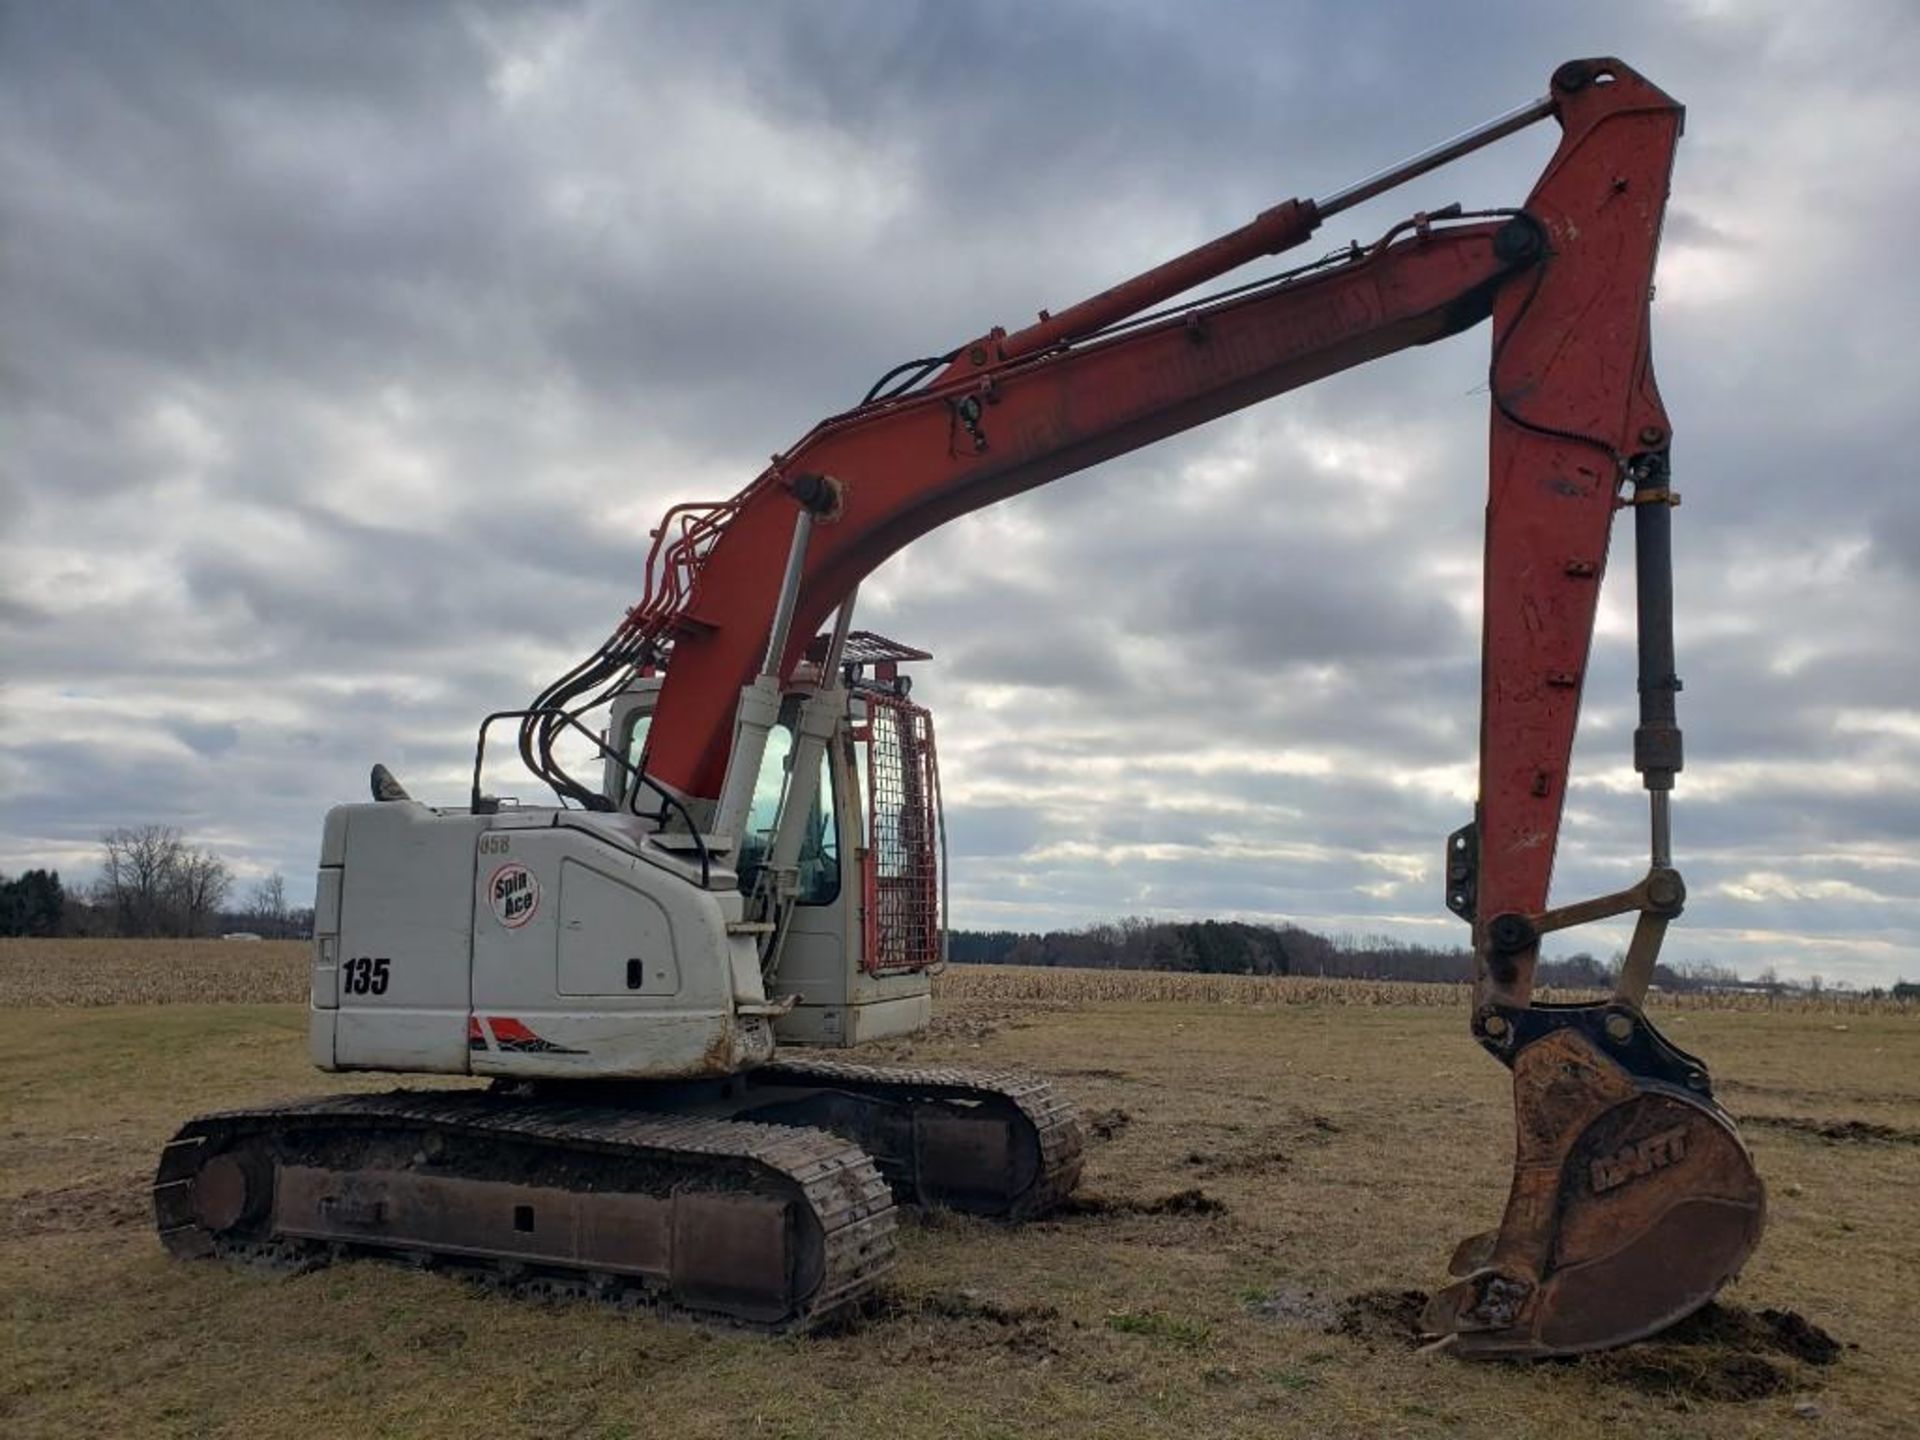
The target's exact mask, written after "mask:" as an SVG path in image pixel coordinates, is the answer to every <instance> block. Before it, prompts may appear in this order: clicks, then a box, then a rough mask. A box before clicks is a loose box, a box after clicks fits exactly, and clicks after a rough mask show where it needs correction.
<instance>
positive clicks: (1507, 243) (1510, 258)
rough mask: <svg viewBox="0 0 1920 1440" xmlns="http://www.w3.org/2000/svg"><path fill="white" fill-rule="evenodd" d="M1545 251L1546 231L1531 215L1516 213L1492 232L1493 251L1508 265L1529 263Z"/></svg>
mask: <svg viewBox="0 0 1920 1440" xmlns="http://www.w3.org/2000/svg"><path fill="white" fill-rule="evenodd" d="M1546 251H1547V234H1546V231H1545V230H1543V229H1542V228H1541V226H1540V222H1539V221H1538V220H1536V219H1534V218H1533V217H1532V216H1531V215H1526V214H1521V215H1516V216H1514V217H1513V218H1512V219H1511V220H1509V221H1507V223H1506V224H1504V225H1502V226H1501V227H1500V228H1499V229H1498V230H1497V231H1495V232H1494V236H1493V253H1494V255H1495V256H1496V257H1497V258H1499V259H1501V260H1504V261H1506V262H1507V264H1509V265H1531V264H1532V263H1533V262H1534V261H1536V260H1538V259H1539V258H1540V257H1541V256H1542V255H1544V254H1546Z"/></svg>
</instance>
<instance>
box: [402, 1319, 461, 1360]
mask: <svg viewBox="0 0 1920 1440" xmlns="http://www.w3.org/2000/svg"><path fill="white" fill-rule="evenodd" d="M466 1343H467V1332H466V1330H465V1329H463V1328H462V1327H461V1326H458V1325H455V1324H452V1323H450V1322H443V1323H440V1324H434V1325H428V1326H426V1327H425V1328H424V1329H420V1330H416V1331H414V1332H413V1334H411V1335H409V1336H408V1337H407V1348H408V1349H409V1350H419V1351H422V1352H424V1353H426V1354H428V1355H446V1354H450V1353H451V1352H453V1351H455V1350H458V1349H460V1348H461V1347H462V1346H463V1345H465V1344H466Z"/></svg>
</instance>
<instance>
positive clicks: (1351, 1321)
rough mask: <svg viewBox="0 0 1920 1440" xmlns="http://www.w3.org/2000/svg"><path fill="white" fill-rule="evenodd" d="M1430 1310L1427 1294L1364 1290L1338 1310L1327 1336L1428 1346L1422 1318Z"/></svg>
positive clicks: (1343, 1301)
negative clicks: (1421, 1325) (1423, 1331)
mask: <svg viewBox="0 0 1920 1440" xmlns="http://www.w3.org/2000/svg"><path fill="white" fill-rule="evenodd" d="M1426 1309H1427V1292H1426V1291H1424V1290H1363V1291H1361V1292H1360V1293H1359V1294H1357V1295H1349V1296H1348V1297H1347V1298H1346V1299H1345V1300H1342V1301H1341V1302H1340V1304H1339V1305H1338V1306H1337V1307H1335V1310H1334V1318H1333V1323H1332V1324H1331V1325H1329V1326H1328V1327H1327V1333H1328V1334H1330V1335H1345V1336H1347V1337H1348V1338H1349V1339H1353V1340H1362V1341H1366V1342H1369V1343H1384V1344H1388V1345H1405V1346H1408V1347H1409V1348H1411V1347H1413V1346H1417V1345H1423V1344H1425V1343H1426V1340H1427V1337H1426V1335H1425V1334H1423V1333H1422V1331H1421V1329H1420V1317H1421V1316H1422V1315H1424V1314H1425V1313H1426Z"/></svg>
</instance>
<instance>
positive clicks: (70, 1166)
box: [0, 942, 1920, 1440]
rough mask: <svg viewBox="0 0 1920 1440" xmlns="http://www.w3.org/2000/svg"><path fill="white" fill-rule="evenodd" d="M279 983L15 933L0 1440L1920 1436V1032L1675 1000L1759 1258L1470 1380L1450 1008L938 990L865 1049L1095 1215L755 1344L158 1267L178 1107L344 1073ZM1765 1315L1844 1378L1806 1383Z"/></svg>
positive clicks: (1886, 1021)
mask: <svg viewBox="0 0 1920 1440" xmlns="http://www.w3.org/2000/svg"><path fill="white" fill-rule="evenodd" d="M209 951H211V952H212V953H211V954H207V953H204V952H209ZM301 955H302V951H301V948H300V947H297V946H292V947H281V946H272V945H260V946H254V945H249V944H243V943H240V942H227V943H225V944H223V945H220V946H213V947H206V946H203V947H197V948H196V947H165V946H164V945H163V944H156V945H154V946H152V947H144V946H137V945H125V944H121V945H117V946H107V947H95V948H93V949H89V950H86V951H84V952H82V951H72V950H68V951H57V950H55V949H50V948H47V947H44V946H20V945H15V944H9V945H6V946H0V1005H4V1006H5V1009H4V1011H0V1055H4V1056H5V1059H4V1061H0V1286H4V1290H5V1294H6V1296H7V1301H6V1304H7V1312H6V1313H7V1323H6V1326H5V1328H4V1332H0V1335H3V1337H4V1338H0V1433H4V1434H5V1435H7V1436H9V1437H14V1436H22V1437H24V1436H43V1435H44V1436H69V1435H88V1434H94V1435H101V1436H118V1435H150V1434H153V1435H181V1436H187V1435H231V1436H267V1437H274V1436H289V1437H291V1436H295V1435H298V1436H300V1437H302V1440H313V1437H324V1436H332V1435H346V1434H352V1435H369V1436H376V1435H395V1436H413V1435H452V1434H459V1435H470V1434H474V1433H482V1432H484V1433H487V1434H502V1435H520V1434H525V1435H535V1434H538V1435H580V1436H609V1437H611V1436H635V1437H638V1436H644V1435H662V1434H665V1435H676V1436H677V1435H685V1436H735V1435H741V1436H762V1435H765V1436H813V1435H819V1436H834V1437H850V1436H865V1435H875V1436H880V1435H884V1436H887V1437H889V1440H892V1437H915V1436H978V1437H987V1436H1015V1435H1040V1434H1046V1435H1069V1436H1071V1435H1085V1436H1113V1437H1125V1436H1137V1435H1139V1436H1144V1435H1161V1434H1169V1433H1179V1434H1182V1435H1185V1436H1211V1435H1249V1436H1251V1435H1256V1434H1257V1435H1261V1436H1269V1435H1273V1434H1283V1435H1303V1436H1319V1435H1341V1436H1345V1435H1352V1436H1375V1435H1407V1436H1426V1435H1436V1436H1437V1435H1455V1436H1457V1435H1478V1434H1499V1435H1502V1436H1516V1437H1526V1436H1552V1437H1554V1440H1573V1437H1581V1436H1590V1435H1591V1436H1600V1435H1616V1434H1621V1433H1626V1434H1644V1435H1671V1436H1754V1435H1770V1434H1775V1433H1807V1434H1826V1435H1887V1436H1895V1435H1900V1436H1905V1435H1911V1434H1914V1433H1916V1432H1920V1361H1917V1360H1916V1340H1917V1338H1920V1337H1917V1335H1916V1329H1917V1328H1920V1327H1917V1326H1916V1321H1915V1319H1914V1312H1915V1309H1916V1306H1915V1304H1914V1299H1913V1286H1914V1281H1915V1277H1916V1274H1920V1242H1916V1239H1915V1226H1914V1214H1915V1210H1914V1200H1913V1197H1914V1195H1915V1194H1916V1193H1920V1017H1917V1016H1915V1015H1913V1014H1911V1013H1899V1012H1875V1011H1871V1010H1866V1011H1861V1012H1859V1013H1834V1012H1829V1011H1813V1010H1802V1009H1795V1008H1782V1009H1778V1010H1775V1011H1772V1012H1767V1011H1758V1012H1735V1013H1722V1012H1718V1011H1713V1010H1685V1011H1678V1012H1675V1013H1672V1014H1669V1015H1667V1016H1666V1017H1665V1019H1664V1020H1663V1024H1664V1025H1665V1026H1666V1028H1667V1029H1668V1030H1669V1031H1670V1033H1671V1034H1672V1035H1673V1037H1674V1038H1675V1039H1676V1040H1677V1041H1678V1042H1679V1043H1681V1044H1682V1045H1684V1046H1686V1047H1687V1048H1689V1049H1692V1050H1696V1051H1698V1052H1700V1053H1702V1054H1704V1055H1706V1056H1707V1057H1708V1058H1709V1060H1710V1061H1711V1062H1712V1063H1713V1065H1714V1069H1715V1074H1716V1079H1717V1084H1718V1088H1719V1092H1720V1094H1721V1096H1722V1098H1723V1099H1724V1100H1725V1101H1726V1103H1727V1104H1728V1105H1729V1107H1730V1108H1731V1109H1732V1110H1733V1111H1734V1112H1735V1113H1736V1114H1737V1115H1738V1116H1740V1117H1741V1119H1742V1121H1743V1124H1744V1126H1745V1129H1746V1133H1747V1135H1748V1137H1749V1139H1750V1141H1751V1143H1752V1145H1753V1149H1754V1153H1755V1157H1756V1160H1757V1161H1758V1164H1759V1166H1760V1169H1761V1172H1762V1174H1763V1175H1764V1176H1765V1178H1766V1180H1767V1183H1768V1185H1769V1187H1770V1189H1771V1199H1772V1221H1771V1228H1770V1230H1769V1233H1768V1236H1767V1239H1766V1240H1765V1242H1764V1243H1763V1245H1762V1248H1761V1250H1760V1252H1759V1254H1758V1255H1757V1256H1756V1257H1755V1260H1754V1261H1753V1263H1752V1264H1751V1265H1750V1266H1749V1268H1748V1272H1747V1274H1746V1275H1745V1276H1744V1277H1742V1279H1741V1280H1740V1281H1739V1282H1738V1284H1737V1285H1735V1286H1734V1287H1732V1288H1731V1289H1730V1290H1729V1291H1728V1293H1727V1294H1726V1296H1725V1297H1723V1298H1724V1299H1725V1300H1726V1301H1727V1302H1728V1303H1727V1308H1726V1309H1724V1310H1723V1311H1722V1312H1721V1313H1720V1314H1719V1316H1718V1317H1717V1319H1716V1321H1715V1322H1714V1323H1713V1324H1711V1325H1704V1326H1695V1327H1693V1328H1692V1330H1691V1332H1690V1333H1689V1334H1687V1335H1684V1336H1682V1337H1681V1339H1680V1340H1678V1341H1665V1342H1660V1343H1655V1344H1649V1345H1642V1346H1636V1347H1632V1348H1631V1349H1628V1350H1625V1351H1620V1352H1615V1353H1614V1354H1612V1355H1609V1356H1605V1357H1597V1358H1591V1359H1587V1360H1583V1361H1577V1362H1567V1363H1553V1364H1545V1365H1533V1366H1510V1365H1483V1366H1470V1365H1465V1364H1462V1363H1460V1362H1458V1361H1455V1360H1452V1359H1450V1358H1448V1357H1445V1356H1432V1355H1423V1354H1420V1353H1418V1352H1417V1351H1416V1349H1415V1347H1414V1346H1413V1344H1412V1343H1410V1340H1409V1338H1408V1335H1407V1331H1406V1327H1405V1325H1404V1323H1403V1322H1404V1311H1405V1309H1406V1304H1407V1302H1405V1301H1404V1299H1403V1297H1402V1294H1401V1292H1404V1291H1406V1290H1408V1289H1410V1288H1412V1287H1422V1286H1427V1285H1431V1284H1434V1283H1436V1282H1437V1280H1438V1279H1439V1278H1440V1271H1441V1265H1442V1262H1443V1260H1444V1256H1445V1253H1446V1251H1447V1249H1448V1248H1449V1247H1450V1245H1451V1243H1452V1241H1453V1240H1454V1239H1455V1238H1457V1236H1458V1235H1459V1234H1461V1233H1464V1232H1465V1231H1466V1230H1469V1229H1474V1228H1479V1227H1481V1226H1482V1225H1485V1224H1488V1223H1491V1222H1492V1221H1493V1220H1494V1219H1495V1218H1497V1212H1498V1208H1499V1202H1500V1199H1501V1197H1502V1196H1503V1194H1504V1190H1505V1182H1506V1168H1507V1167H1506V1159H1505V1152H1506V1147H1507V1145H1508V1142H1509V1131H1510V1122H1509V1120H1508V1116H1507V1103H1508V1102H1507V1095H1506V1087H1505V1077H1504V1074H1503V1072H1501V1071H1500V1070H1499V1069H1498V1067H1496V1066H1495V1065H1493V1064H1492V1063H1491V1062H1490V1061H1488V1060H1486V1059H1485V1058H1484V1057H1482V1056H1481V1055H1480V1054H1479V1053H1478V1052H1477V1051H1476V1050H1475V1049H1474V1048H1473V1047H1472V1046H1471V1045H1470V1044H1469V1043H1468V1041H1467V1039H1466V1038H1465V1023H1464V1015H1463V1013H1461V1011H1460V1010H1459V1009H1458V1008H1457V1007H1455V1006H1449V1005H1438V1004H1420V1003H1379V1002H1378V1001H1376V1002H1375V1003H1367V1004H1339V1003H1304V1000H1303V999H1302V998H1301V997H1302V993H1303V992H1298V991H1297V989H1296V990H1293V991H1289V990H1273V991H1270V992H1261V993H1260V994H1259V995H1258V996H1255V995H1254V993H1253V992H1250V991H1248V992H1237V993H1233V992H1219V993H1213V992H1200V991H1194V992H1191V993H1181V994H1180V995H1178V997H1177V998H1164V997H1163V998H1159V999H1152V1000H1148V999H1137V998H1136V999H1099V998H1091V995H1090V994H1089V993H1088V992H1087V989H1086V987H1085V986H1080V985H1077V984H1076V983H1075V982H1074V979H1073V977H1065V976H1051V975H1044V974H1042V975H1041V976H1039V978H1035V977H1034V976H1033V975H1031V974H1021V973H1019V972H1005V971H1002V972H992V973H987V974H968V975H964V976H960V977H957V978H956V977H949V980H950V983H949V984H948V985H947V986H946V990H947V994H946V996H945V1000H944V1010H943V1014H942V1018H941V1019H940V1020H939V1021H938V1022H937V1023H936V1026H935V1030H934V1032H933V1033H932V1034H930V1035H929V1036H927V1037H925V1038H923V1039H921V1040H918V1041H915V1042H913V1043H911V1044H897V1045H889V1046H883V1047H880V1048H879V1052H878V1054H879V1056H880V1058H895V1057H900V1056H905V1055H908V1054H911V1055H914V1056H918V1057H927V1058H937V1059H942V1060H952V1061H959V1062H973V1063H981V1064H995V1065H999V1064H1013V1065H1021V1066H1026V1067H1028V1068H1032V1069H1036V1070H1043V1071H1045V1072H1047V1073H1050V1074H1052V1075H1054V1076H1055V1077H1057V1080H1058V1082H1059V1083H1060V1084H1061V1085H1062V1086H1063V1087H1064V1088H1065V1089H1066V1090H1067V1091H1068V1092H1069V1093H1070V1094H1071V1095H1072V1096H1073V1097H1074V1098H1075V1099H1076V1100H1077V1101H1078V1102H1079V1104H1080V1105H1081V1107H1082V1110H1083V1112H1084V1115H1085V1117H1086V1120H1087V1122H1088V1126H1089V1131H1090V1134H1091V1136H1092V1139H1093V1148H1092V1151H1091V1156H1090V1163H1089V1167H1088V1173H1087V1177H1086V1181H1085V1183H1084V1184H1083V1187H1082V1190H1083V1197H1084V1198H1083V1201H1082V1203H1081V1204H1080V1205H1079V1206H1078V1207H1077V1209H1076V1212H1075V1213H1073V1214H1070V1215H1067V1216H1064V1217H1061V1218H1058V1219H1053V1220H1049V1221H1045V1222H1042V1223H1039V1224H1035V1225H1030V1226H1027V1227H1024V1228H1022V1229H1018V1230H1005V1229H999V1228H996V1227H993V1226H990V1225H985V1224H979V1223H974V1222H963V1221H954V1220H934V1221H928V1222H916V1223H914V1224H910V1225H909V1226H908V1227H907V1229H906V1232H905V1236H904V1247H903V1248H904V1256H903V1262H902V1265H901V1267H900V1269H899V1271H898V1272H897V1274H896V1275H895V1277H894V1279H893V1281H892V1282H891V1284H890V1287H889V1289H888V1291H887V1293H886V1295H885V1296H884V1297H883V1300H882V1303H881V1304H880V1305H878V1306H876V1307H875V1310H874V1313H873V1314H871V1315H870V1316H868V1317H866V1318H865V1319H863V1320H862V1321H861V1322H859V1323H858V1324H856V1325H854V1326H852V1327H850V1328H849V1329H848V1330H847V1331H846V1332H845V1333H843V1334H837V1335H834V1336H831V1337H815V1338H809V1339H786V1340H773V1341H769V1340H764V1339H756V1338H750V1337H744V1336H736V1335H725V1334H721V1335H714V1334H709V1333H706V1332H703V1331H699V1330H694V1329H690V1328H685V1327H677V1326H669V1325H662V1324H659V1323H657V1322H654V1321H652V1320H649V1319H646V1318H642V1317H635V1316H629V1315H623V1314H618V1313H614V1312H611V1311H607V1310H603V1309H597V1308H593V1307H588V1306H579V1305H574V1306H567V1307H550V1306H540V1305H534V1304H529V1303H525V1302H516V1301H510V1300H506V1299H502V1298H500V1297H497V1296H494V1295H491V1294H488V1293H485V1292H482V1291H480V1290H477V1289H474V1288H471V1287H469V1286H467V1285H465V1284H463V1283H461V1282H459V1281H456V1280H452V1279H448V1278H445V1277H441V1276H435V1275H428V1274H417V1273H412V1272H408V1271H403V1270H399V1269H393V1268H388V1267H382V1266H375V1265H366V1264H361V1265H354V1266H343V1267H339V1268H336V1269H333V1270H329V1271H323V1272H319V1273H316V1274H310V1275H305V1276H300V1277H296V1278H286V1277H281V1276H275V1275H266V1274H255V1273H246V1272H234V1271H228V1270H225V1269H222V1268H220V1267H218V1266H215V1265H209V1264H195V1265H183V1264H180V1263H177V1262H173V1261H170V1260H168V1259H166V1258H165V1257H164V1256H163V1255H162V1254H161V1252H160V1250H159V1248H158V1246H157V1244H156V1243H155V1242H154V1240H153V1238H152V1236H151V1235H150V1233H149V1230H148V1226H149V1219H148V1215H147V1211H146V1200H145V1193H144V1191H145V1185H146V1181H147V1178H148V1175H149V1172H150V1170H151V1166H152V1161H153V1158H154V1155H155V1154H156V1152H157V1150H158V1147H159V1145H160V1143H161V1142H162V1140H164V1138H165V1136H166V1135H167V1134H168V1133H169V1132H170V1131H171V1129H172V1128H173V1127H174V1126H175V1125H176V1124H177V1123H178V1122H179V1120H180V1119H182V1118H184V1117H185V1116H186V1115H187V1114H189V1113H191V1112H193V1111H196V1110H202V1109H209V1108H214V1107H218V1106H221V1105H227V1104H238V1103H244V1102H250V1101H255V1100H260V1099H264V1098H268V1097H277V1096H285V1095H292V1094H299V1093H309V1092H313V1091H316V1090H319V1089H322V1088H341V1087H339V1086H338V1085H337V1083H336V1081H335V1080H334V1079H333V1078H330V1077H322V1076H318V1075H315V1074H314V1073H312V1072H311V1071H310V1070H309V1069H308V1068H307V1065H306V1060H305V1051H304V1015H303V1013H302V1011H301V1009H300V1008H299V1006H298V1005H297V1004H286V1003H266V1004H262V1003H236V1002H235V1001H234V1000H231V999H228V998H227V997H229V996H233V997H238V999H239V1001H241V1002H245V1001H256V1000H259V999H261V998H263V997H264V998H268V999H282V998H286V996H287V994H288V992H287V991H286V989H285V987H286V986H289V985H291V986H292V990H291V995H292V996H293V997H296V998H297V996H298V993H299V982H300V965H301ZM68 964H78V965H79V966H80V967H81V968H80V971H76V972H71V973H67V974H65V975H62V974H61V973H60V971H61V967H63V966H65V965H68ZM276 977H277V978H276ZM1200 978H1205V977H1200ZM1049 982H1051V988H1048V984H1049ZM1276 983H1278V982H1276ZM1308 983H1317V982H1298V984H1301V985H1304V984H1308ZM275 986H279V987H282V988H280V989H275V988H274V987H275ZM969 986H972V987H977V988H974V989H972V990H969V989H968V987H969ZM1095 993H1097V992H1095ZM183 997H184V998H183ZM133 998H137V999H139V1000H141V1001H143V1002H145V1003H141V1004H125V1003H123V1004H114V1003H111V1002H112V1001H113V1000H115V999H120V1000H126V999H133ZM1320 998H1321V999H1322V1000H1324V999H1325V998H1326V997H1320ZM1383 998H1384V999H1386V1000H1387V1001H1389V1002H1391V1001H1392V999H1393V997H1392V996H1386V997H1383ZM162 1000H175V1001H176V1003H169V1004H159V1003H156V1002H159V1001H162ZM365 1083H368V1084H380V1083H384V1082H378V1081H369V1082H365ZM1768 1309H1777V1310H1788V1309H1791V1310H1793V1311H1796V1312H1798V1313H1799V1314H1800V1315H1802V1316H1804V1317H1805V1318H1806V1319H1807V1320H1809V1321H1811V1322H1812V1323H1813V1324H1815V1325H1818V1326H1821V1327H1823V1328H1824V1329H1825V1330H1827V1331H1829V1332H1831V1333H1832V1335H1833V1336H1835V1337H1836V1338H1837V1339H1838V1340H1839V1341H1840V1342H1842V1348H1841V1350H1840V1352H1839V1354H1838V1356H1837V1357H1836V1358H1834V1360H1833V1362H1832V1363H1829V1364H1824V1365H1822V1364H1815V1363H1811V1360H1810V1359H1808V1358H1806V1355H1807V1353H1808V1347H1806V1346H1805V1345H1801V1346H1799V1347H1795V1346H1794V1345H1792V1344H1788V1343H1786V1342H1787V1341H1789V1340H1791V1339H1792V1336H1791V1335H1790V1334H1788V1333H1786V1332H1783V1331H1782V1330H1781V1328H1780V1327H1779V1326H1778V1325H1777V1324H1770V1323H1768V1322H1764V1321H1762V1320H1761V1319H1760V1318H1759V1316H1760V1314H1761V1312H1763V1311H1765V1310H1768ZM1736 1397H1744V1398H1736Z"/></svg>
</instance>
